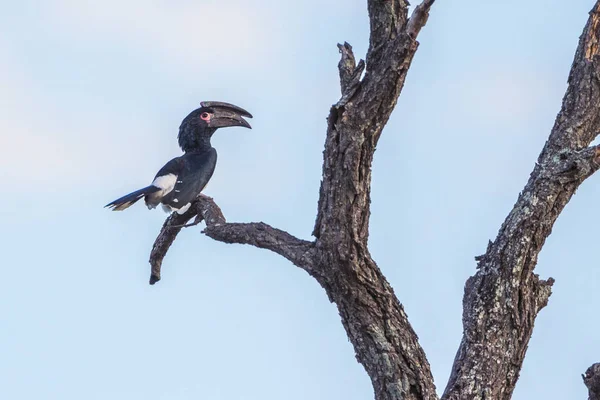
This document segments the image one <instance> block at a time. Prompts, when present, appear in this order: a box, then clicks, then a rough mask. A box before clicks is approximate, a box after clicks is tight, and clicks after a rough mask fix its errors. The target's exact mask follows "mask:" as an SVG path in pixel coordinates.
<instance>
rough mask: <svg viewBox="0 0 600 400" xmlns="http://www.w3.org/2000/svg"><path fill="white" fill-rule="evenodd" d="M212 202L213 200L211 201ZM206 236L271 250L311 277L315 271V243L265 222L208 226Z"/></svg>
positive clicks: (225, 241) (205, 231)
mask: <svg viewBox="0 0 600 400" xmlns="http://www.w3.org/2000/svg"><path fill="white" fill-rule="evenodd" d="M211 201H212V199H211ZM203 232H204V233H205V234H206V236H208V237H211V238H213V239H215V240H218V241H220V242H224V243H238V244H249V245H252V246H255V247H258V248H261V249H267V250H271V251H273V252H275V253H277V254H279V255H281V256H283V257H285V258H287V259H288V260H290V261H291V262H292V263H294V265H297V266H299V267H301V268H302V269H304V270H306V271H307V272H308V273H310V274H311V275H314V274H315V271H314V269H313V260H312V250H313V248H314V243H313V242H308V241H306V240H300V239H298V238H296V237H294V236H292V235H290V234H289V233H287V232H285V231H282V230H280V229H277V228H273V227H272V226H270V225H267V224H265V223H264V222H253V223H229V224H223V225H208V227H207V228H206V229H205V230H204V231H203Z"/></svg>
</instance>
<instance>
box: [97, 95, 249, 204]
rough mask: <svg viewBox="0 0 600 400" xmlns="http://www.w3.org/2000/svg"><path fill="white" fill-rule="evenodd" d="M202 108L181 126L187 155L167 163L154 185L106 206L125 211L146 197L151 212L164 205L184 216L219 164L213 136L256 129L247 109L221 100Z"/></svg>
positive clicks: (181, 134)
mask: <svg viewBox="0 0 600 400" xmlns="http://www.w3.org/2000/svg"><path fill="white" fill-rule="evenodd" d="M200 106H201V107H200V108H198V109H196V110H194V111H192V112H191V113H190V114H189V115H188V116H187V117H185V118H184V119H183V121H182V122H181V126H180V127H179V135H178V136H177V138H178V140H179V147H181V149H182V150H183V151H184V154H183V155H182V156H181V157H176V158H174V159H172V160H171V161H169V162H168V163H166V164H165V166H164V167H162V168H161V169H160V171H158V173H157V174H156V176H155V177H154V181H152V184H151V185H150V186H146V187H145V188H142V189H139V190H136V191H135V192H132V193H129V194H128V195H125V196H123V197H121V198H119V199H117V200H115V201H112V202H110V203H109V204H107V205H106V206H105V207H109V208H111V209H112V210H113V211H121V210H124V209H126V208H128V207H129V206H131V205H132V204H134V203H135V202H136V201H138V200H139V199H141V198H142V197H143V198H144V201H145V202H146V206H148V208H149V209H152V208H156V206H157V205H158V204H160V203H162V208H163V209H164V210H165V211H166V212H172V211H176V212H177V213H179V214H183V213H184V212H186V211H187V210H188V209H189V208H190V206H191V205H192V201H193V200H194V199H195V198H196V197H197V196H198V195H199V194H200V192H201V191H202V189H204V187H205V186H206V184H207V183H208V181H209V180H210V178H211V176H212V174H213V172H214V170H215V166H216V165H217V151H216V150H215V149H214V148H213V147H212V146H211V145H210V138H211V136H212V135H213V133H215V131H216V130H217V129H219V128H225V127H228V126H243V127H246V128H250V129H252V128H251V126H250V124H249V123H248V122H247V121H246V120H245V119H244V118H243V117H248V118H252V114H250V113H249V112H248V111H246V110H244V109H243V108H240V107H238V106H234V105H233V104H229V103H223V102H219V101H203V102H201V103H200Z"/></svg>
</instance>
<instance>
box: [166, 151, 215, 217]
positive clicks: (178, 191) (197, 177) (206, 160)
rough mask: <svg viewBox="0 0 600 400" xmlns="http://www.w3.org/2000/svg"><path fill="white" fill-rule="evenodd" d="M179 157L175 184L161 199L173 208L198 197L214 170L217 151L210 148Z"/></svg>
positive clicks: (181, 206)
mask: <svg viewBox="0 0 600 400" xmlns="http://www.w3.org/2000/svg"><path fill="white" fill-rule="evenodd" d="M179 159H180V162H181V165H182V168H181V170H180V171H179V173H178V174H177V180H176V182H175V186H174V187H173V190H172V191H170V192H169V193H167V194H165V196H164V197H163V198H162V201H161V203H163V204H166V205H168V206H170V207H171V208H173V209H180V208H183V207H185V206H186V205H187V204H189V203H191V202H192V201H193V200H194V199H195V198H196V197H198V195H199V194H200V192H201V191H202V189H204V187H205V186H206V184H207V183H208V181H209V180H210V178H211V177H212V175H213V172H214V171H215V166H216V165H217V151H216V150H215V149H214V148H211V149H209V150H207V151H205V152H202V153H187V154H184V155H183V156H181V157H179ZM165 167H166V166H165Z"/></svg>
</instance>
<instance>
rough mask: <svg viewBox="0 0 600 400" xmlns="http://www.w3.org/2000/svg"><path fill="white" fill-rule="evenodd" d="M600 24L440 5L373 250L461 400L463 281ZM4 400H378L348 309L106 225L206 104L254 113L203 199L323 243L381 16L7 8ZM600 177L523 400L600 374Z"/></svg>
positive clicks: (202, 240) (547, 255) (156, 215)
mask: <svg viewBox="0 0 600 400" xmlns="http://www.w3.org/2000/svg"><path fill="white" fill-rule="evenodd" d="M593 3H594V2H593V0H571V1H569V2H568V4H567V3H565V2H564V1H558V0H531V1H525V0H518V1H517V0H505V1H481V0H478V1H476V0H454V1H450V0H439V1H438V2H437V3H436V4H435V7H434V9H433V12H432V15H431V17H430V19H429V23H428V25H427V26H426V27H425V29H424V30H423V31H422V33H421V36H420V42H421V46H420V49H419V51H418V53H417V55H416V57H415V60H414V63H413V66H412V68H411V71H410V73H409V74H408V78H407V81H406V86H405V89H404V91H403V93H402V96H401V98H400V101H399V103H398V107H397V109H396V111H395V112H394V114H393V115H392V118H391V120H390V123H389V124H388V126H387V127H386V129H385V131H384V133H383V137H382V139H381V141H380V144H379V147H378V149H377V153H376V155H375V162H374V166H373V169H374V172H373V193H372V200H373V202H372V213H373V216H372V222H371V237H370V245H371V251H372V254H373V255H374V257H375V259H376V261H377V262H378V264H379V266H380V268H381V269H382V270H383V272H384V273H385V275H386V276H387V277H388V279H389V280H390V282H391V283H392V285H393V286H394V288H395V291H396V294H397V295H398V297H399V298H400V300H401V302H402V303H403V304H404V306H405V308H406V311H407V313H408V315H409V317H410V321H411V322H412V324H413V326H414V328H415V330H416V332H417V333H418V335H419V337H420V342H421V345H422V346H423V347H424V349H425V351H426V353H427V356H428V359H429V361H430V363H431V367H432V369H433V373H434V375H435V379H436V384H437V387H438V390H439V392H440V393H441V392H442V391H443V389H444V387H445V384H446V381H447V378H448V375H449V372H450V366H451V364H452V361H453V359H454V355H455V352H456V350H457V348H458V344H459V341H460V337H461V332H462V327H461V313H462V306H461V301H462V294H463V287H464V282H465V280H466V279H467V278H468V277H469V276H470V275H472V274H473V273H474V272H475V261H474V259H473V257H474V256H476V255H479V254H481V253H483V252H484V251H485V247H486V243H487V241H488V239H493V238H494V237H495V236H496V233H497V230H498V228H499V227H500V224H501V223H502V221H503V220H504V218H505V216H506V215H507V213H508V212H509V211H510V209H511V208H512V206H513V204H514V202H515V200H516V198H517V195H518V193H519V191H520V190H521V189H522V187H523V185H524V184H525V182H526V180H527V178H528V176H529V173H530V171H531V169H532V168H533V165H534V162H535V160H536V158H537V155H538V153H539V151H540V149H541V147H542V145H543V144H544V142H545V140H546V138H547V136H548V134H549V132H550V129H551V127H552V124H553V123H554V119H555V116H556V113H557V112H558V110H559V108H560V104H561V99H562V96H563V93H564V90H565V87H566V80H567V75H568V71H569V68H570V65H571V61H572V59H573V54H574V52H575V48H576V45H577V41H578V37H579V35H580V34H581V32H582V29H583V26H584V24H585V21H586V19H587V13H588V11H589V10H590V9H591V7H592V5H593ZM0 5H1V7H0V93H1V94H0V170H1V171H2V175H1V181H2V186H1V189H0V195H1V197H2V203H1V204H2V207H0V221H2V222H1V225H2V229H1V230H0V243H1V244H0V246H1V247H2V251H1V254H2V261H1V271H2V281H3V285H2V289H1V290H0V398H2V399H11V400H21V399H36V400H37V399H60V400H71V399H73V400H74V399H77V400H79V399H90V400H94V399H98V400H100V399H111V400H120V399H127V400H137V399H144V400H167V399H168V400H178V399H209V400H221V399H227V400H237V399H240V400H250V399H257V400H258V399H260V400H275V399H289V400H295V399H298V400H299V399H314V400H319V399H327V400H332V399H348V400H354V399H356V400H358V399H361V400H363V399H370V398H372V396H373V395H372V388H371V384H370V381H369V379H368V377H367V375H366V373H365V372H364V370H363V368H362V367H361V366H360V365H359V364H358V363H357V362H356V360H355V358H354V352H353V349H352V346H351V344H350V343H349V342H348V340H347V338H346V334H345V332H344V330H343V328H342V325H341V323H340V321H339V317H338V315H337V310H336V308H335V306H334V305H332V304H330V303H329V301H328V300H327V297H326V295H325V293H324V291H323V290H322V289H321V288H320V287H319V285H318V284H317V283H316V281H314V280H313V279H312V278H310V277H309V276H308V275H307V274H306V273H304V272H303V271H301V270H300V269H298V268H296V267H294V266H292V265H291V264H290V263H289V262H288V261H286V260H285V259H283V258H281V257H279V256H276V255H274V254H272V253H269V252H267V251H264V250H258V249H255V248H252V247H246V246H240V245H226V244H222V243H218V242H215V241H212V240H211V239H209V238H207V237H204V236H203V235H201V234H200V233H199V232H200V230H201V228H194V229H189V230H186V231H185V232H183V233H182V234H181V235H180V237H179V238H178V240H177V241H176V243H175V245H174V246H173V247H172V249H171V252H170V253H169V255H168V256H167V258H166V260H165V263H164V268H163V280H162V281H161V282H160V283H159V284H157V285H156V286H149V285H148V276H149V265H148V262H147V260H148V255H149V252H150V249H151V246H152V243H153V241H154V238H155V237H156V234H157V233H158V231H159V229H160V227H161V224H162V222H163V221H164V219H165V214H164V213H162V212H161V211H158V210H154V211H152V212H150V211H148V210H147V209H146V208H145V207H144V206H143V205H142V204H139V205H136V206H135V207H132V208H131V209H129V210H127V211H126V212H122V213H116V212H109V211H107V210H105V209H103V206H104V205H105V204H106V203H107V202H109V201H111V200H113V199H114V198H116V197H119V196H121V195H123V194H125V193H128V192H130V191H132V190H134V189H137V188H139V187H142V186H145V185H146V184H148V183H149V182H150V180H151V179H152V177H153V176H154V174H155V173H156V171H157V170H158V169H159V168H160V167H161V166H162V165H163V164H164V163H165V162H166V161H168V160H169V159H171V158H172V157H175V156H177V155H179V154H180V150H179V149H178V147H177V141H176V136H177V128H178V127H179V124H180V122H181V120H182V119H183V118H184V117H185V116H186V115H187V114H188V113H189V112H190V111H191V110H193V109H194V108H196V107H197V105H198V103H199V102H200V101H202V100H222V101H228V102H232V103H234V104H238V105H240V106H242V107H244V108H246V109H248V110H249V111H251V112H252V113H253V114H254V116H255V118H254V119H253V120H252V121H251V123H252V125H253V128H254V129H253V130H251V131H249V130H244V129H241V128H240V129H228V130H221V131H219V132H218V133H217V134H216V135H215V137H214V140H213V145H214V146H215V147H216V148H217V150H218V152H219V162H218V165H217V170H216V173H215V175H214V177H213V179H212V181H211V183H210V184H209V186H208V188H207V190H206V193H207V194H208V195H210V196H213V197H214V198H215V199H216V201H217V202H218V203H219V205H220V206H221V207H222V209H223V211H224V213H225V215H226V217H227V218H228V220H229V221H240V222H241V221H259V220H263V221H265V222H268V223H270V224H272V225H274V226H276V227H279V228H282V229H286V230H288V231H289V232H290V233H292V234H294V235H297V236H299V237H302V238H305V239H310V232H311V230H312V226H313V223H314V218H315V212H316V204H317V195H318V188H319V180H320V176H321V160H322V150H323V141H324V137H325V128H326V122H325V118H326V116H327V113H328V109H329V106H330V105H331V104H333V103H335V102H336V101H337V99H338V97H339V88H338V78H337V62H338V51H337V48H336V43H338V42H343V41H344V40H346V41H348V42H350V43H351V44H352V45H353V46H354V49H355V51H356V54H357V56H363V57H364V54H365V52H366V47H367V43H368V36H367V35H368V19H367V13H366V1H364V0H361V1H359V0H352V1H347V0H346V1H342V0H329V1H323V0H321V1H316V0H305V1H295V2H284V1H243V0H218V1H217V0H212V1H201V0H195V1H191V0H190V1H166V0H164V1H141V0H129V1H116V0H108V1H106V0H105V1H103V2H92V1H82V0H56V1H18V2H17V1H7V0H0ZM598 204H600V176H598V175H597V176H595V177H592V178H591V179H590V180H588V181H587V182H586V183H585V184H584V185H583V186H582V187H581V189H580V190H579V191H578V193H577V195H576V196H575V197H574V198H573V200H572V201H571V203H570V204H569V205H568V207H567V208H566V210H565V212H564V213H563V214H562V215H561V216H560V218H559V220H558V223H557V224H556V226H555V229H554V232H553V234H552V236H551V237H550V238H549V240H548V242H547V244H546V246H545V248H544V251H543V252H542V254H541V257H540V260H539V265H538V268H537V270H536V272H537V273H539V274H540V275H541V276H542V277H543V278H547V277H549V276H552V277H554V278H555V279H556V284H555V286H554V294H553V295H552V297H551V299H550V304H549V306H548V307H547V308H545V309H544V310H543V311H542V312H541V314H540V316H539V318H538V319H537V321H536V322H537V323H536V327H535V331H534V335H533V338H532V340H531V342H530V347H529V351H528V357H527V358H526V360H525V364H524V367H523V370H522V373H521V379H520V381H519V383H518V385H517V388H516V391H515V395H514V398H515V399H584V398H586V396H587V394H586V389H585V387H584V385H583V383H582V380H581V373H583V372H584V371H585V370H586V368H587V367H588V366H590V365H591V364H592V363H593V362H597V361H600V336H599V335H598V331H599V329H600V322H599V321H598V318H597V315H598V313H597V310H598V307H599V306H600V299H599V298H598V295H597V293H598V287H599V285H600V273H599V272H598V271H599V267H600V266H599V262H598V257H597V255H596V250H597V248H598V229H597V226H598V225H599V224H600V213H598V212H596V211H597V209H598Z"/></svg>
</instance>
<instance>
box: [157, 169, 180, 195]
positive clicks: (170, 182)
mask: <svg viewBox="0 0 600 400" xmlns="http://www.w3.org/2000/svg"><path fill="white" fill-rule="evenodd" d="M176 181H177V175H175V174H167V175H162V176H157V177H156V179H154V181H153V182H152V185H154V186H156V187H157V188H160V189H162V190H161V191H160V192H161V193H160V194H161V197H163V196H166V195H167V193H169V192H170V191H171V190H173V187H174V186H175V182H176Z"/></svg>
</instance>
